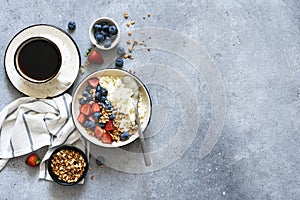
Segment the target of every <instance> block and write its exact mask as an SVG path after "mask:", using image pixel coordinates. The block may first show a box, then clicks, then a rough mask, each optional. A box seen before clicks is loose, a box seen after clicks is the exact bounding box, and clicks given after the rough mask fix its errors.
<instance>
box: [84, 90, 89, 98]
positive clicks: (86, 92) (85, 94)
mask: <svg viewBox="0 0 300 200" xmlns="http://www.w3.org/2000/svg"><path fill="white" fill-rule="evenodd" d="M88 95H90V93H89V92H88V91H86V90H84V91H83V92H82V96H84V97H87V96H88Z"/></svg>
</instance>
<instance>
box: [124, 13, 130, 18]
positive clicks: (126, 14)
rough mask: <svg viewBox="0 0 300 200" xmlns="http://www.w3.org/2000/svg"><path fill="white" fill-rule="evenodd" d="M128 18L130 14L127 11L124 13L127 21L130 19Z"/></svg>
mask: <svg viewBox="0 0 300 200" xmlns="http://www.w3.org/2000/svg"><path fill="white" fill-rule="evenodd" d="M128 16H129V15H128V12H127V11H125V12H124V18H125V19H127V18H128Z"/></svg>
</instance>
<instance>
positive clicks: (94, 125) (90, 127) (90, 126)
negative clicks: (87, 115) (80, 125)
mask: <svg viewBox="0 0 300 200" xmlns="http://www.w3.org/2000/svg"><path fill="white" fill-rule="evenodd" d="M95 127H96V124H95V122H93V121H91V120H89V121H88V127H87V128H89V129H90V130H91V131H93V130H94V128H95Z"/></svg>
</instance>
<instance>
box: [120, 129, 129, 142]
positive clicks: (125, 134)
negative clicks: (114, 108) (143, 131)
mask: <svg viewBox="0 0 300 200" xmlns="http://www.w3.org/2000/svg"><path fill="white" fill-rule="evenodd" d="M129 138H130V134H129V133H128V132H127V131H125V132H123V133H121V135H120V140H121V141H125V140H128V139H129Z"/></svg>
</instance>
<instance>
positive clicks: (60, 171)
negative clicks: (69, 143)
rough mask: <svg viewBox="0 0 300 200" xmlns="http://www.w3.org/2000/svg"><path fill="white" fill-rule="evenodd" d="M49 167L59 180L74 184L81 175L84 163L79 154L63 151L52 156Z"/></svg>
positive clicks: (67, 150)
mask: <svg viewBox="0 0 300 200" xmlns="http://www.w3.org/2000/svg"><path fill="white" fill-rule="evenodd" d="M51 167H52V171H53V172H54V174H55V175H57V176H58V179H59V180H61V181H64V182H67V183H74V182H77V181H78V179H79V178H80V177H81V176H82V175H83V172H84V170H85V167H86V162H85V160H84V157H83V156H82V155H81V154H80V153H79V152H77V151H74V150H70V149H63V150H61V151H59V152H57V153H56V154H54V155H53V158H52V159H51Z"/></svg>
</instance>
